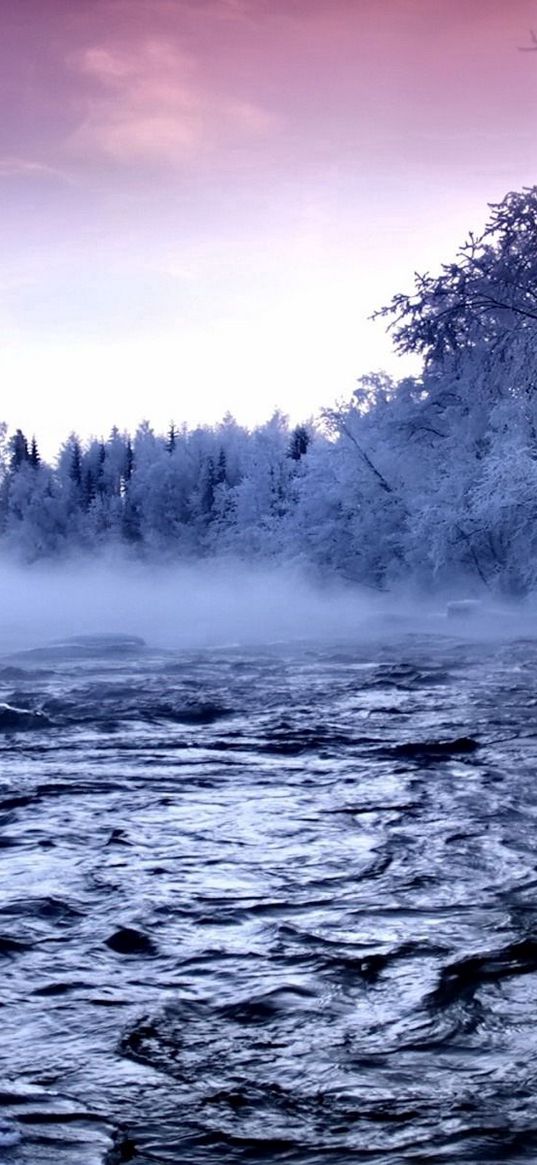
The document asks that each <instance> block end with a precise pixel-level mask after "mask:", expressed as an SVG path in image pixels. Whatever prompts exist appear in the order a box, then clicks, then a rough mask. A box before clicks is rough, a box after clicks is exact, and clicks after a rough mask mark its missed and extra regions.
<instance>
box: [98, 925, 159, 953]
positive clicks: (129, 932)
mask: <svg viewBox="0 0 537 1165" xmlns="http://www.w3.org/2000/svg"><path fill="white" fill-rule="evenodd" d="M106 945H107V947H110V950H111V951H116V953H117V954H118V955H155V954H156V947H155V945H154V943H153V942H152V941H151V939H150V938H148V937H147V935H145V934H142V932H141V931H139V930H135V929H134V927H131V926H122V927H120V929H119V930H116V931H115V932H114V934H111V935H110V937H109V938H107V939H106Z"/></svg>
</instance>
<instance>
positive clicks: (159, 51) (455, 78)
mask: <svg viewBox="0 0 537 1165" xmlns="http://www.w3.org/2000/svg"><path fill="white" fill-rule="evenodd" d="M2 24H3V30H2V38H1V46H0V54H1V56H2V61H1V69H0V78H1V80H0V86H1V89H2V94H1V98H2V111H3V116H2V123H1V126H0V137H1V146H0V183H1V186H2V215H1V216H0V235H1V245H2V259H3V261H2V266H1V272H0V318H1V322H2V347H1V351H0V363H1V373H2V381H3V385H4V397H3V406H2V409H1V410H0V416H3V417H4V418H5V419H6V420H7V421H8V422H9V423H10V424H11V425H15V424H17V425H18V424H20V425H22V426H23V427H24V428H25V429H27V430H28V432H29V433H31V432H33V431H34V430H35V431H36V432H37V434H38V436H39V437H40V439H41V443H42V446H43V447H44V449H45V451H47V452H50V451H51V450H52V449H53V448H54V447H55V446H56V444H57V442H58V441H59V440H60V439H61V438H62V437H63V436H65V434H66V432H67V431H68V430H69V429H71V428H77V429H78V430H79V431H80V432H81V433H82V434H87V433H90V432H95V433H98V434H100V433H101V432H104V433H106V432H107V431H108V429H109V428H110V427H111V425H112V424H113V423H114V422H116V423H117V424H118V425H119V426H120V427H122V426H124V425H127V426H133V425H135V424H136V423H137V421H139V420H140V419H141V418H142V417H144V416H147V417H149V418H150V419H151V420H152V421H153V422H154V423H155V424H156V426H157V427H164V426H165V425H166V424H167V422H168V420H169V419H170V418H171V417H173V418H174V419H175V420H176V421H181V420H187V421H188V422H190V423H195V422H196V421H199V420H202V421H213V420H214V421H216V420H217V419H219V417H221V416H222V414H223V413H224V412H225V411H226V410H227V409H230V410H231V411H232V412H234V413H235V414H236V415H237V417H238V419H239V420H242V421H245V422H247V423H253V422H255V421H257V420H260V419H263V418H264V417H266V416H268V415H269V414H270V412H271V411H272V409H273V408H274V407H275V406H279V407H281V408H283V409H284V411H286V412H288V413H290V415H291V417H292V418H293V419H294V418H299V417H300V416H307V415H309V414H311V413H314V412H315V411H316V410H317V409H318V407H319V406H320V405H321V404H322V403H331V402H332V401H333V399H334V398H335V397H338V396H346V395H349V393H350V392H351V391H352V387H353V383H354V380H355V378H356V377H357V376H359V375H360V374H361V373H362V372H367V371H369V370H370V369H371V368H373V367H379V366H383V367H387V368H388V369H390V370H394V371H395V370H397V362H396V361H395V359H394V357H393V356H392V354H391V348H390V344H389V340H387V339H386V337H385V335H384V333H383V330H382V327H381V325H379V324H376V325H373V324H371V323H370V322H368V321H367V318H366V317H367V315H368V313H369V312H370V311H371V310H373V309H374V308H375V307H376V306H378V305H379V304H381V303H383V302H385V301H386V300H387V299H389V298H390V296H391V294H392V292H394V291H396V290H400V289H404V288H407V287H409V284H410V282H411V279H412V272H413V271H414V270H415V269H418V270H423V269H428V268H434V267H435V266H436V265H437V264H438V263H439V262H440V261H441V260H442V259H449V257H450V256H451V254H452V252H453V251H454V249H455V248H456V246H457V244H458V243H459V242H460V241H462V238H463V237H464V236H465V234H466V232H467V230H468V228H470V227H472V226H473V227H477V228H479V226H480V225H481V224H482V222H483V221H484V217H485V214H486V203H487V201H491V200H494V199H498V198H500V197H501V196H502V195H503V194H504V193H506V191H507V190H509V189H513V188H519V187H521V186H523V185H530V184H533V183H534V182H536V181H537V131H536V127H535V122H536V112H537V53H535V54H534V53H530V52H528V53H523V52H519V51H518V46H520V45H524V44H529V43H530V34H529V29H530V28H531V27H532V25H533V26H535V27H536V28H537V0H509V2H507V0H17V3H16V4H6V5H5V7H4V9H3V12H2Z"/></svg>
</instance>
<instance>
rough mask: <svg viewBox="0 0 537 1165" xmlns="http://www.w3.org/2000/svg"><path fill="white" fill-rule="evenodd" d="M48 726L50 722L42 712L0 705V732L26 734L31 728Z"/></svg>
mask: <svg viewBox="0 0 537 1165" xmlns="http://www.w3.org/2000/svg"><path fill="white" fill-rule="evenodd" d="M50 725H51V721H50V720H49V718H48V716H45V714H44V713H43V712H32V711H30V709H29V708H15V707H13V705H12V704H0V732H26V731H28V730H29V729H33V728H49V727H50Z"/></svg>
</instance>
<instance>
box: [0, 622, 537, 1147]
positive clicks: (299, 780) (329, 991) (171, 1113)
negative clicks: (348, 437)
mask: <svg viewBox="0 0 537 1165" xmlns="http://www.w3.org/2000/svg"><path fill="white" fill-rule="evenodd" d="M0 699H2V700H4V701H5V704H6V705H7V706H4V707H0V730H1V732H0V752H1V770H0V877H1V897H0V960H1V973H2V979H1V982H2V991H1V996H0V1002H1V1004H2V1007H1V1011H0V1016H1V1019H2V1024H1V1029H0V1031H1V1051H0V1055H1V1058H2V1080H1V1086H0V1160H2V1161H4V1162H5V1163H6V1165H8V1163H9V1165H42V1163H44V1162H46V1163H50V1165H98V1163H101V1162H105V1161H106V1162H112V1161H127V1160H132V1161H134V1162H135V1163H137V1165H151V1163H155V1162H160V1163H162V1165H165V1163H168V1162H170V1163H179V1162H180V1163H188V1165H190V1163H192V1165H221V1163H233V1165H235V1163H236V1165H239V1163H244V1162H257V1161H264V1162H275V1163H280V1162H281V1163H282V1165H283V1163H284V1162H285V1163H289V1165H324V1163H325V1162H326V1163H327V1165H328V1163H331V1165H333V1163H338V1165H339V1163H341V1165H347V1163H350V1162H354V1161H357V1162H361V1161H367V1162H378V1163H381V1162H382V1163H386V1165H396V1163H398V1162H433V1161H434V1162H441V1161H450V1162H451V1161H457V1162H468V1163H469V1165H470V1163H472V1165H473V1163H474V1162H477V1161H488V1162H500V1161H513V1162H516V1161H535V1160H536V1159H537V1107H536V1102H535V1096H536V1088H537V836H536V826H537V779H536V772H537V764H536V762H537V642H536V641H535V640H528V641H524V640H521V639H519V640H515V641H513V642H509V643H507V642H504V643H499V642H496V643H490V642H489V643H483V642H482V643H479V642H473V643H472V642H464V641H463V640H462V639H460V638H458V636H457V635H454V636H447V635H446V636H437V637H426V636H422V637H420V636H412V635H408V636H402V637H401V638H400V639H399V640H397V641H396V642H395V641H394V642H392V643H387V642H380V643H377V644H374V643H372V642H369V643H367V644H362V645H361V646H360V645H357V646H349V645H345V644H342V645H339V646H332V647H327V646H326V645H324V646H322V645H321V646H319V647H315V646H312V645H309V646H308V645H300V644H295V645H293V646H287V647H282V646H274V647H271V648H263V649H256V650H254V649H246V648H245V649H239V648H231V647H230V648H226V649H219V650H212V651H210V650H205V651H197V652H193V651H183V652H176V653H175V654H174V653H163V652H160V653H157V652H151V651H150V650H143V649H142V648H141V647H138V645H137V644H135V643H132V644H130V643H125V644H123V645H122V644H121V643H118V644H116V645H115V646H114V644H113V642H112V641H110V643H108V642H107V641H106V640H103V641H102V643H101V644H100V645H99V644H91V643H90V642H88V643H87V644H85V643H83V642H81V643H80V644H79V645H78V646H74V647H72V649H69V648H67V649H66V650H63V649H60V648H59V649H57V650H56V651H52V652H42V653H41V652H34V653H32V652H29V653H26V654H25V655H23V656H21V657H20V658H19V659H18V660H16V661H15V660H11V661H7V660H6V661H5V666H4V667H3V668H2V670H0ZM14 709H15V710H14ZM16 709H18V711H16Z"/></svg>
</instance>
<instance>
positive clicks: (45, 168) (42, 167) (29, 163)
mask: <svg viewBox="0 0 537 1165" xmlns="http://www.w3.org/2000/svg"><path fill="white" fill-rule="evenodd" d="M39 176H42V177H43V178H61V179H62V181H69V175H68V174H66V173H65V172H64V171H63V170H59V169H57V168H56V167H55V166H49V165H47V164H46V163H45V162H37V161H34V160H33V159H32V158H19V157H17V156H16V155H12V154H8V155H6V156H5V157H3V158H2V157H0V178H39Z"/></svg>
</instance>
